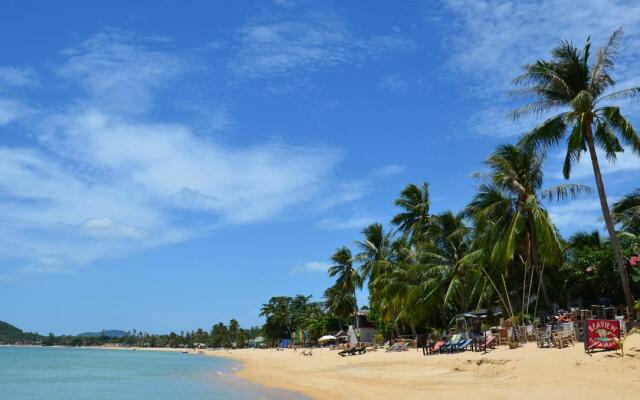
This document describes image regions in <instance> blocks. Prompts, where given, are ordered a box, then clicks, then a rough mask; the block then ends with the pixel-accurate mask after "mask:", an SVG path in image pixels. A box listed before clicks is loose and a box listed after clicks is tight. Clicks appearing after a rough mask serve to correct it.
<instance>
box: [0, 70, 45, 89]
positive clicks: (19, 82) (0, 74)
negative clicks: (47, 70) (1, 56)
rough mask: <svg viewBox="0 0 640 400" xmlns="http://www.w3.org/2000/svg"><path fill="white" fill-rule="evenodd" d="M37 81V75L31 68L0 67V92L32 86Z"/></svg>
mask: <svg viewBox="0 0 640 400" xmlns="http://www.w3.org/2000/svg"><path fill="white" fill-rule="evenodd" d="M37 81H38V77H37V74H36V72H35V71H34V70H33V69H32V68H21V67H14V66H0V90H2V89H7V88H17V87H24V86H33V85H35V84H36V83H37Z"/></svg>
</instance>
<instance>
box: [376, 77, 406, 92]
mask: <svg viewBox="0 0 640 400" xmlns="http://www.w3.org/2000/svg"><path fill="white" fill-rule="evenodd" d="M378 88H379V89H381V90H385V91H389V92H401V93H402V92H406V91H407V89H409V82H407V80H406V79H405V78H404V77H403V76H402V75H401V74H390V75H386V76H384V77H382V79H381V80H380V82H379V83H378Z"/></svg>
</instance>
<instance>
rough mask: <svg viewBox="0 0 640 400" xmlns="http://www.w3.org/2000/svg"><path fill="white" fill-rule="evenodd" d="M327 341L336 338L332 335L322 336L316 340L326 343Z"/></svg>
mask: <svg viewBox="0 0 640 400" xmlns="http://www.w3.org/2000/svg"><path fill="white" fill-rule="evenodd" d="M327 340H336V337H335V336H332V335H324V336H323V337H321V338H320V339H318V342H326V341H327Z"/></svg>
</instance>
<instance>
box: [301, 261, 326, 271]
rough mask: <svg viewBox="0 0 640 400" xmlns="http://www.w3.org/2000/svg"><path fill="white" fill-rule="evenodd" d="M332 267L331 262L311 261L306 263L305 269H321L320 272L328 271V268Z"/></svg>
mask: <svg viewBox="0 0 640 400" xmlns="http://www.w3.org/2000/svg"><path fill="white" fill-rule="evenodd" d="M329 267H331V264H329V263H326V262H321V261H311V262H308V263H305V264H304V266H303V269H304V270H305V271H319V272H327V270H328V269H329Z"/></svg>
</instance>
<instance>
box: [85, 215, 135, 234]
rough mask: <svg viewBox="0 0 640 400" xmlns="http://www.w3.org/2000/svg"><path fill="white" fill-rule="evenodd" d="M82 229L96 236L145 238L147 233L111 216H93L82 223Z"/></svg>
mask: <svg viewBox="0 0 640 400" xmlns="http://www.w3.org/2000/svg"><path fill="white" fill-rule="evenodd" d="M79 227H80V229H81V230H83V231H85V232H87V233H88V234H90V235H93V236H96V237H110V236H112V237H122V238H128V239H143V238H144V236H145V234H144V232H142V231H141V230H140V229H138V228H135V227H133V226H128V225H124V224H120V223H117V222H115V221H113V220H112V219H109V218H92V219H89V220H87V221H85V222H83V223H82V224H80V226H79Z"/></svg>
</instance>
